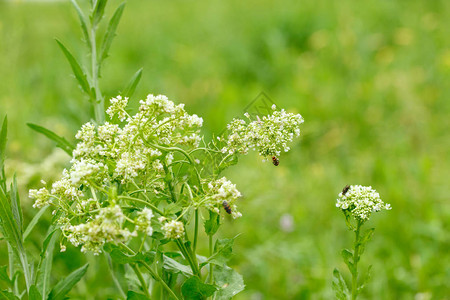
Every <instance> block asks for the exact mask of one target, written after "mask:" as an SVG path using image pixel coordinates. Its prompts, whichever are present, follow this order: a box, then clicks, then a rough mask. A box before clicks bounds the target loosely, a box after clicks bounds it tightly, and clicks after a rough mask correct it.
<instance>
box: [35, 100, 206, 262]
mask: <svg viewBox="0 0 450 300" xmlns="http://www.w3.org/2000/svg"><path fill="white" fill-rule="evenodd" d="M127 103H128V99H127V98H122V97H120V96H118V97H116V98H113V99H111V106H110V107H109V108H108V110H107V113H108V114H109V115H110V117H111V118H113V117H114V116H115V115H117V116H118V118H119V119H120V120H121V121H124V120H125V119H126V122H125V124H124V125H123V126H119V125H116V124H110V123H108V122H106V123H105V124H102V125H99V126H95V125H94V124H92V123H90V122H89V123H86V124H84V125H83V126H82V127H81V129H80V130H79V131H78V133H77V134H76V138H77V139H78V140H79V143H78V144H77V146H76V148H75V150H74V151H73V158H72V161H71V163H72V166H71V167H70V168H69V169H68V170H64V171H63V174H62V178H61V179H60V180H59V181H56V182H54V183H53V185H52V188H51V190H50V191H49V190H48V189H47V188H45V187H44V188H41V189H39V190H30V197H31V198H33V199H35V204H34V206H35V207H42V206H44V205H46V204H52V205H53V206H54V207H55V208H56V209H57V210H60V211H62V212H63V213H64V214H63V215H62V217H60V219H59V221H58V223H59V224H60V225H61V227H62V230H63V234H64V236H66V237H67V239H68V240H69V241H70V242H72V243H73V244H74V245H76V246H77V245H82V251H93V252H94V253H98V252H99V251H101V250H100V249H101V247H102V246H103V244H104V243H109V242H114V243H119V242H125V241H127V240H128V239H129V238H131V237H132V236H135V235H136V234H137V231H139V232H143V233H145V234H147V235H151V234H152V233H153V228H152V226H151V222H150V220H151V218H152V216H153V211H152V210H150V209H144V210H142V211H141V212H139V213H138V214H137V217H136V218H135V219H134V220H132V219H131V218H130V216H128V215H127V216H125V215H124V213H123V212H122V211H121V210H120V205H119V204H117V205H116V204H115V203H116V201H117V199H116V197H117V193H116V192H117V191H116V190H117V182H120V183H121V184H122V185H127V184H129V185H132V186H136V184H139V183H144V186H143V189H144V190H145V191H150V192H151V191H154V192H155V194H156V193H159V192H161V190H164V188H165V184H166V183H165V178H166V174H165V172H166V171H165V166H169V165H170V164H171V163H172V161H173V160H174V155H173V153H171V152H168V151H162V150H161V149H162V148H165V147H168V146H169V147H179V148H184V149H189V148H191V149H192V148H194V147H197V146H198V144H199V142H200V139H201V138H200V136H199V129H200V127H201V126H202V123H203V120H202V118H199V117H198V116H197V115H189V114H188V113H187V112H186V111H185V110H184V105H183V104H180V105H175V104H174V103H173V102H172V101H170V100H169V99H168V98H167V97H166V96H162V95H159V96H154V95H149V96H148V97H147V98H146V99H145V100H141V101H140V107H139V112H138V113H137V114H135V115H134V116H130V115H129V114H128V113H127V112H126V111H125V109H126V105H127ZM135 180H136V181H137V183H136V182H135ZM141 180H143V181H144V182H142V181H141ZM97 193H98V194H99V195H98V197H97V195H96V194H97ZM105 205H107V206H105ZM113 211H114V212H115V214H114V213H113ZM113 216H114V217H113ZM124 223H133V225H134V231H133V232H130V231H129V229H127V228H133V227H130V226H127V227H124ZM128 225H129V224H128ZM130 230H132V229H130ZM175 232H179V231H175Z"/></svg>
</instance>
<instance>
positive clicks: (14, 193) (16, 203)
mask: <svg viewBox="0 0 450 300" xmlns="http://www.w3.org/2000/svg"><path fill="white" fill-rule="evenodd" d="M10 198H11V210H12V213H13V216H14V220H16V223H17V229H18V230H19V233H20V236H21V237H22V233H23V228H22V227H23V225H22V222H23V215H22V208H21V207H20V198H19V190H18V189H17V179H16V175H14V177H13V181H12V183H11V188H10Z"/></svg>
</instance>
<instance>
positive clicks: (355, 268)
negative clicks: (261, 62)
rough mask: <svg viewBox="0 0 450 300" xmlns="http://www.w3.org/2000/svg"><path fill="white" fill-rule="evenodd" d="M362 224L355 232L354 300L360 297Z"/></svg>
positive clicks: (358, 225) (359, 224) (357, 226)
mask: <svg viewBox="0 0 450 300" xmlns="http://www.w3.org/2000/svg"><path fill="white" fill-rule="evenodd" d="M361 225H362V223H361V222H360V221H358V224H357V225H356V230H355V247H354V249H353V266H354V271H353V272H352V300H355V299H356V297H357V296H358V261H359V247H360V245H361V243H360V241H359V239H360V237H359V234H360V229H361Z"/></svg>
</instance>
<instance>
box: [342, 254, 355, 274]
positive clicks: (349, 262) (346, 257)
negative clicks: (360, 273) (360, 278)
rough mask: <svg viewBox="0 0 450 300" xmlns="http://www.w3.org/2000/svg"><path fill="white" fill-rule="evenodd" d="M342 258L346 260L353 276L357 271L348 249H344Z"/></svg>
mask: <svg viewBox="0 0 450 300" xmlns="http://www.w3.org/2000/svg"><path fill="white" fill-rule="evenodd" d="M341 256H342V258H343V259H344V262H345V264H346V265H347V267H348V269H349V270H350V272H351V273H352V274H353V272H354V271H355V267H354V265H353V254H352V253H351V252H350V250H348V249H344V250H342V252H341Z"/></svg>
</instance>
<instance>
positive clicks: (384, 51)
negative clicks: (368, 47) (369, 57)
mask: <svg viewBox="0 0 450 300" xmlns="http://www.w3.org/2000/svg"><path fill="white" fill-rule="evenodd" d="M394 57H395V54H394V51H393V50H392V48H390V47H383V48H381V49H380V50H379V51H378V52H377V54H376V55H375V60H376V61H377V63H380V64H386V65H387V64H390V63H391V62H392V61H393V60H394Z"/></svg>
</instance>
